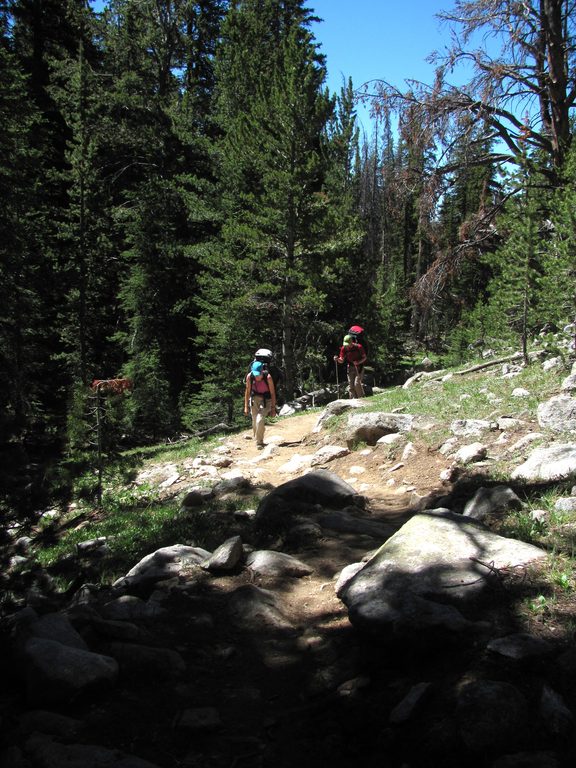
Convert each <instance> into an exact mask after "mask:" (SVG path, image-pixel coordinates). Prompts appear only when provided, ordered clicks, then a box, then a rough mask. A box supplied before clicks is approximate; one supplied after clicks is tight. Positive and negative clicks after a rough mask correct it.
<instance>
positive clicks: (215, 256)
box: [199, 0, 333, 415]
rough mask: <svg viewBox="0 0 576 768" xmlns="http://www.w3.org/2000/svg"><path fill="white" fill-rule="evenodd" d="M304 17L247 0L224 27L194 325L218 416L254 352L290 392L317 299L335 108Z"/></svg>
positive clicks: (236, 392) (269, 1) (270, 2)
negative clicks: (212, 204)
mask: <svg viewBox="0 0 576 768" xmlns="http://www.w3.org/2000/svg"><path fill="white" fill-rule="evenodd" d="M310 20H311V19H310V18H309V14H308V13H307V11H306V10H305V9H304V7H303V4H302V3H301V2H296V1H293V2H280V1H279V0H265V1H264V2H256V1H255V0H247V2H244V3H239V4H237V6H235V7H234V8H233V9H232V10H231V11H230V13H229V15H228V17H227V20H226V24H225V26H224V29H223V44H222V47H221V48H220V50H219V53H218V60H217V67H218V68H217V72H218V74H219V91H218V115H219V120H220V124H221V129H222V131H223V140H222V144H221V157H222V171H221V172H222V179H223V204H224V220H223V227H222V238H221V241H220V244H219V247H218V249H217V250H216V251H214V252H213V253H212V254H210V255H209V256H207V258H206V260H205V272H204V275H203V277H202V309H203V315H202V317H201V319H200V321H199V327H200V330H201V332H202V333H203V336H204V338H205V339H206V340H208V338H209V341H210V351H209V353H208V354H207V355H206V359H205V360H204V363H203V371H204V374H205V388H204V393H207V392H208V390H209V389H211V390H212V391H215V390H217V391H219V392H220V402H221V405H222V412H223V415H226V414H227V413H229V412H230V410H231V404H232V402H233V401H234V399H235V398H239V397H240V394H241V392H240V387H241V381H242V377H241V372H242V371H243V370H247V365H248V363H249V361H250V355H251V354H253V352H254V350H255V349H256V348H257V347H258V346H269V347H271V348H272V349H274V350H276V351H277V352H278V353H279V357H281V362H282V365H283V368H284V373H285V381H286V388H287V392H288V395H289V396H291V395H292V392H293V391H294V388H295V387H296V385H297V384H298V383H299V380H301V377H302V373H303V371H302V365H301V361H302V359H303V356H302V350H303V348H304V347H305V345H306V334H307V329H308V327H309V326H310V323H312V322H314V321H315V320H316V319H317V318H318V317H319V315H320V314H321V312H322V308H323V305H324V302H325V296H324V292H323V286H322V283H321V280H320V279H319V277H320V269H319V265H320V264H321V261H320V257H319V255H318V243H319V242H320V240H321V239H322V237H324V236H325V235H324V233H323V231H322V226H321V222H320V217H321V216H322V212H323V210H324V207H323V204H322V200H321V192H322V185H323V181H324V177H325V170H326V159H325V146H326V126H327V121H328V119H329V118H330V115H331V111H332V108H333V104H332V100H331V99H330V98H329V96H328V95H327V94H326V93H325V92H324V90H323V88H322V86H323V82H324V78H325V70H324V65H323V59H322V57H320V56H319V54H318V52H317V49H316V44H315V43H314V40H313V37H312V35H311V34H310V32H309V31H308V29H307V26H308V24H309V22H310ZM220 75H221V77H220ZM223 306H225V307H226V314H225V317H222V311H221V307H223ZM216 382H218V386H216ZM238 382H240V383H238Z"/></svg>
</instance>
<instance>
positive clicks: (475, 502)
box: [463, 485, 522, 520]
mask: <svg viewBox="0 0 576 768" xmlns="http://www.w3.org/2000/svg"><path fill="white" fill-rule="evenodd" d="M521 506H522V502H521V501H520V499H519V498H518V496H517V495H516V494H515V493H514V491H513V490H512V489H511V488H508V486H506V485H497V486H495V487H494V488H478V490H477V491H476V493H475V494H474V496H473V497H472V498H471V499H470V501H468V502H467V503H466V506H465V507H464V511H463V514H464V515H465V516H466V517H472V518H474V520H484V519H485V518H487V517H489V516H490V515H493V514H494V513H496V512H506V511H507V510H509V509H520V507H521Z"/></svg>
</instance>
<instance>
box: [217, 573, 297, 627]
mask: <svg viewBox="0 0 576 768" xmlns="http://www.w3.org/2000/svg"><path fill="white" fill-rule="evenodd" d="M228 610H229V612H230V616H231V618H232V621H233V622H234V624H236V625H237V626H238V627H240V628H241V629H247V630H249V631H250V632H254V631H266V630H268V631H272V632H275V631H277V630H279V629H281V630H285V631H294V630H295V627H294V624H293V623H292V621H291V620H290V619H289V618H288V617H287V615H286V613H285V611H284V607H283V605H282V603H281V600H280V598H279V597H278V595H277V594H275V593H274V592H271V591H269V590H266V589H261V588H260V587H256V586H254V585H252V584H246V585H244V586H242V587H239V588H238V589H236V590H234V592H233V593H232V595H231V596H230V600H229V603H228Z"/></svg>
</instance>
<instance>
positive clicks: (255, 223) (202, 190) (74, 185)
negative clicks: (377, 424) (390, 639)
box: [0, 0, 576, 509]
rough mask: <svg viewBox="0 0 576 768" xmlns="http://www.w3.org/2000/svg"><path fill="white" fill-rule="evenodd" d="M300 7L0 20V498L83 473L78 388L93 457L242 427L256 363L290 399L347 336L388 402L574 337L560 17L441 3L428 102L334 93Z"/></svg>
mask: <svg viewBox="0 0 576 768" xmlns="http://www.w3.org/2000/svg"><path fill="white" fill-rule="evenodd" d="M313 6H314V0H309V2H308V3H306V2H304V0H108V2H106V3H104V5H103V8H102V9H101V10H98V11H96V10H95V9H94V6H93V4H92V3H90V2H88V0H0V59H1V68H2V77H1V78H0V120H1V124H2V130H1V131H0V205H1V214H0V228H1V232H0V277H1V279H0V293H1V296H0V459H1V461H0V475H1V477H0V480H1V482H0V486H1V488H2V490H1V493H0V495H1V500H0V505H6V504H10V506H11V507H12V508H14V505H17V506H20V507H21V508H23V509H32V508H34V505H35V504H38V503H40V502H41V500H43V499H44V498H45V497H46V495H47V494H50V493H54V492H55V491H59V492H62V493H64V492H65V489H66V487H67V486H68V484H69V482H70V478H71V477H72V476H73V475H74V473H75V472H76V471H78V467H80V466H82V465H83V463H85V462H86V461H89V460H90V458H89V457H90V456H91V455H92V452H93V443H94V439H95V432H94V398H95V390H94V387H93V386H92V385H93V382H94V380H103V381H107V380H110V379H122V380H129V382H130V389H129V391H126V392H117V393H116V394H114V393H112V394H111V395H110V396H107V397H106V419H107V429H106V430H105V434H104V438H103V440H104V444H103V445H102V446H101V449H102V450H103V451H113V450H117V449H119V448H120V447H124V446H134V445H144V444H146V443H152V442H154V441H161V440H164V439H168V438H173V437H174V436H177V435H179V434H182V433H195V432H197V431H199V430H202V429H207V428H209V427H210V426H212V425H215V424H218V423H225V424H228V425H234V424H239V423H241V420H242V393H243V387H244V377H245V375H246V372H247V370H248V366H249V363H250V361H251V359H252V356H253V354H254V351H255V350H256V349H257V348H258V347H267V348H270V349H272V350H273V351H274V353H275V356H276V361H277V363H278V365H279V366H280V367H281V368H282V371H283V377H284V378H283V388H284V396H285V398H286V399H291V398H293V397H295V396H297V395H298V394H301V393H302V392H304V391H310V390H311V389H314V388H318V387H321V386H323V385H325V384H326V383H329V382H334V380H335V366H334V362H333V355H334V354H335V353H336V352H337V351H338V349H339V347H340V344H341V343H342V336H343V333H345V332H346V329H347V328H348V327H349V326H350V325H352V324H354V323H357V324H360V325H362V326H363V327H364V328H365V329H366V331H367V337H368V340H369V362H370V365H371V367H372V368H373V371H374V379H375V381H376V382H377V383H379V384H380V385H387V384H392V383H395V382H397V381H399V380H400V379H399V378H398V377H399V375H400V374H401V373H402V370H403V368H404V367H406V366H408V365H410V364H411V363H412V362H413V360H414V355H415V354H417V353H419V354H421V355H422V354H424V353H426V354H428V353H430V354H435V355H438V356H442V357H444V358H445V359H447V360H448V359H449V360H452V361H456V360H461V359H464V357H466V356H467V355H470V350H471V349H482V348H483V347H489V346H490V345H492V344H494V343H496V342H495V341H494V340H497V341H498V343H501V342H502V341H506V342H510V343H511V344H513V345H515V346H516V348H517V349H523V348H524V349H525V345H526V339H527V338H528V337H529V336H530V335H532V334H534V333H537V332H539V331H541V329H542V328H543V327H550V328H553V327H561V326H564V325H566V324H567V323H569V322H572V321H574V318H575V314H576V272H575V270H576V267H575V265H576V146H575V145H574V142H573V141H572V136H573V133H574V119H573V117H574V115H573V108H574V101H575V98H576V48H575V45H576V1H575V0H526V2H522V3H519V2H512V1H511V0H455V1H454V0H446V10H445V11H444V12H443V14H442V17H443V18H444V20H445V23H446V25H447V28H448V29H450V30H451V32H452V34H451V35H449V36H447V38H446V39H447V40H449V45H448V47H444V48H443V49H442V50H441V51H440V52H434V50H433V46H434V41H432V42H431V50H430V56H431V59H432V60H433V61H434V64H435V67H436V77H435V80H434V82H431V83H421V82H416V81H411V80H410V72H406V73H405V77H406V82H404V83H402V84H398V83H392V82H389V81H388V80H387V73H386V72H382V73H381V79H380V80H378V81H377V82H371V83H368V84H363V83H353V82H352V81H351V80H348V82H346V83H345V84H343V87H342V88H341V90H340V92H339V93H330V92H329V90H328V88H327V86H326V66H327V62H326V60H325V57H324V55H323V53H322V50H321V46H320V45H319V43H318V42H317V40H316V38H315V30H316V28H317V27H318V22H319V19H318V18H317V16H316V14H315V11H314V7H313ZM354 12H356V11H355V10H354V9H353V6H352V5H351V10H350V13H351V14H352V13H354ZM386 34H393V30H383V38H385V36H386ZM377 54H378V52H377V51H375V52H374V55H375V57H376V56H377ZM462 64H464V65H465V72H466V77H465V78H462V77H461V76H460V77H456V73H457V72H458V71H459V67H460V66H461V65H462ZM462 82H464V84H456V83H462ZM359 99H363V100H365V101H366V102H369V103H370V105H371V109H372V113H373V122H372V126H371V134H370V135H366V133H365V132H364V131H360V129H359V126H358V124H357V121H356V108H357V104H358V100H359Z"/></svg>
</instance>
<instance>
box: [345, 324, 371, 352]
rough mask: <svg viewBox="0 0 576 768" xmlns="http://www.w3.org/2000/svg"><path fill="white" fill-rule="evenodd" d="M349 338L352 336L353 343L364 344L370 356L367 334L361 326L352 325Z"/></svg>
mask: <svg viewBox="0 0 576 768" xmlns="http://www.w3.org/2000/svg"><path fill="white" fill-rule="evenodd" d="M347 333H348V336H352V341H353V342H354V343H355V344H362V346H363V347H364V352H366V354H368V346H367V343H366V332H365V331H364V328H362V326H361V325H352V326H351V327H350V328H348V331H347Z"/></svg>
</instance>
